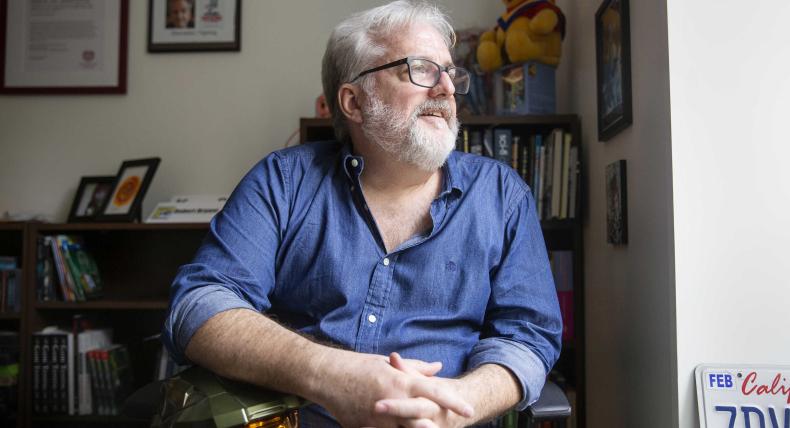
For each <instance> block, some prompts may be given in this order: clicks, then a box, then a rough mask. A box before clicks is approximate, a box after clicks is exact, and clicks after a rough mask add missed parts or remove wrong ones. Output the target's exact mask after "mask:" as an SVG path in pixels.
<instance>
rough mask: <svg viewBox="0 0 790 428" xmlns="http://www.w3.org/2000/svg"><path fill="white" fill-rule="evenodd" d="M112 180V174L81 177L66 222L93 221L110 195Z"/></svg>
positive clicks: (113, 178) (113, 180)
mask: <svg viewBox="0 0 790 428" xmlns="http://www.w3.org/2000/svg"><path fill="white" fill-rule="evenodd" d="M114 182H115V176H114V175H106V176H105V175H102V176H84V177H82V178H81V179H80V185H79V187H77V193H75V194H74V202H72V203H71V209H70V210H69V218H68V222H69V223H84V222H90V221H95V219H96V216H97V215H98V214H99V210H101V209H102V207H104V203H105V202H106V200H107V197H108V196H109V195H110V191H111V190H112V186H113V183H114Z"/></svg>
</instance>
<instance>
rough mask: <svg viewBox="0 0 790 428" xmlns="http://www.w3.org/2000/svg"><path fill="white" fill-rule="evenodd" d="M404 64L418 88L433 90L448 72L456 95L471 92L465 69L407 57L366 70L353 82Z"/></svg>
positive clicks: (468, 77) (468, 76) (412, 81)
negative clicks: (367, 75)
mask: <svg viewBox="0 0 790 428" xmlns="http://www.w3.org/2000/svg"><path fill="white" fill-rule="evenodd" d="M402 64H406V65H407V66H408V67H409V80H411V83H413V84H415V85H417V86H422V87H423V88H433V87H434V86H436V85H437V84H438V83H439V80H440V79H441V78H442V72H443V71H446V72H447V75H448V76H450V80H451V81H452V82H453V86H455V94H457V95H466V94H467V93H468V92H469V81H470V77H471V76H470V75H469V72H468V71H467V70H466V69H465V68H461V67H456V66H454V65H448V66H447V67H443V66H441V65H439V64H437V63H435V62H433V61H431V60H429V59H425V58H413V57H406V58H403V59H399V60H397V61H393V62H389V63H387V64H384V65H380V66H378V67H374V68H371V69H369V70H365V71H363V72H362V73H359V75H357V77H355V78H353V79H351V81H352V82H353V81H355V80H357V79H359V78H360V77H362V76H364V75H366V74H369V73H373V72H376V71H381V70H385V69H387V68H392V67H397V66H399V65H402Z"/></svg>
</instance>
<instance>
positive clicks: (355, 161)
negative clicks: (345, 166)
mask: <svg viewBox="0 0 790 428" xmlns="http://www.w3.org/2000/svg"><path fill="white" fill-rule="evenodd" d="M351 166H353V167H354V168H356V167H358V166H359V161H358V160H356V159H351Z"/></svg>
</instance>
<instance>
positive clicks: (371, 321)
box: [368, 314, 376, 324]
mask: <svg viewBox="0 0 790 428" xmlns="http://www.w3.org/2000/svg"><path fill="white" fill-rule="evenodd" d="M368 321H370V323H371V324H373V323H374V322H376V316H375V315H373V314H370V315H368Z"/></svg>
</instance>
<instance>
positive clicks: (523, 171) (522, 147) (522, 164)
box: [514, 135, 535, 192]
mask: <svg viewBox="0 0 790 428" xmlns="http://www.w3.org/2000/svg"><path fill="white" fill-rule="evenodd" d="M514 141H518V150H519V152H520V153H519V167H518V173H519V175H521V178H523V179H524V182H526V183H527V185H529V186H530V187H533V186H532V180H530V176H529V164H530V158H529V148H530V147H532V146H534V144H535V136H534V135H532V136H530V137H529V139H528V140H527V141H520V140H516V139H515V137H514ZM514 144H515V143H514ZM532 191H533V192H534V191H535V189H534V187H533V189H532Z"/></svg>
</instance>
